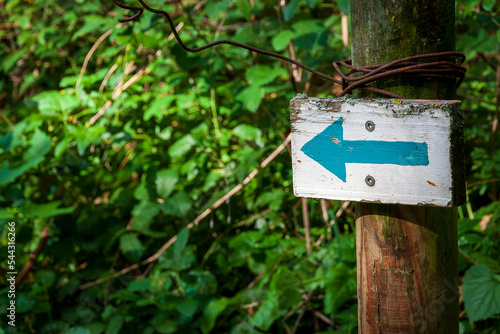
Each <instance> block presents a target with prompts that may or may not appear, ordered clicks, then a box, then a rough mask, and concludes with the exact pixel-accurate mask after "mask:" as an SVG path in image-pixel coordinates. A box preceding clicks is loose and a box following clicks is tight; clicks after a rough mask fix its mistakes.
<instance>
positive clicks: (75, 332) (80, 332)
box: [65, 326, 92, 334]
mask: <svg viewBox="0 0 500 334" xmlns="http://www.w3.org/2000/svg"><path fill="white" fill-rule="evenodd" d="M65 334H92V333H91V332H90V330H88V329H87V328H84V327H80V326H77V327H71V328H70V329H68V330H67V331H66V332H65Z"/></svg>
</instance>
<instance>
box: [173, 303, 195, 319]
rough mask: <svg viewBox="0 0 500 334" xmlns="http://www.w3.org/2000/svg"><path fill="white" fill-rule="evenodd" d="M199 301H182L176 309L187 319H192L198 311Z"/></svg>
mask: <svg viewBox="0 0 500 334" xmlns="http://www.w3.org/2000/svg"><path fill="white" fill-rule="evenodd" d="M198 305H199V303H198V301H197V300H194V299H182V300H181V301H179V302H178V303H177V305H176V306H175V309H176V310H177V311H179V313H181V314H182V315H184V316H186V317H192V316H193V315H194V313H195V312H196V310H197V309H198Z"/></svg>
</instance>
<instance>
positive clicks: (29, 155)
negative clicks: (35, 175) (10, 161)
mask: <svg viewBox="0 0 500 334" xmlns="http://www.w3.org/2000/svg"><path fill="white" fill-rule="evenodd" d="M29 145H30V146H29V148H28V150H27V151H26V152H24V154H23V160H24V161H26V162H27V163H28V164H29V165H30V166H36V165H38V164H39V163H40V162H42V161H43V159H44V156H45V155H46V154H47V153H48V152H49V151H50V148H51V140H50V137H49V136H47V135H46V134H45V133H43V132H42V131H40V130H39V129H35V133H34V134H33V137H31V140H30V141H29Z"/></svg>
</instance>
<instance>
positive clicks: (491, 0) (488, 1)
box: [482, 0, 495, 12]
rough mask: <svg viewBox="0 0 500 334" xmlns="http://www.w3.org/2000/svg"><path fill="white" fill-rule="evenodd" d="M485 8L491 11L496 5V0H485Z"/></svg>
mask: <svg viewBox="0 0 500 334" xmlns="http://www.w3.org/2000/svg"><path fill="white" fill-rule="evenodd" d="M482 5H483V9H484V10H485V11H487V12H490V11H491V10H492V9H493V7H494V6H495V0H483V3H482Z"/></svg>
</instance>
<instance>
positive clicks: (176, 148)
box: [168, 134, 196, 159]
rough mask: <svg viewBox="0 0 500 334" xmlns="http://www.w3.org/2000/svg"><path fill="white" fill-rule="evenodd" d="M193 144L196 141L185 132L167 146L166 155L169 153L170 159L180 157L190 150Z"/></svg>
mask: <svg viewBox="0 0 500 334" xmlns="http://www.w3.org/2000/svg"><path fill="white" fill-rule="evenodd" d="M194 144H196V141H195V140H194V138H193V136H191V135H190V134H187V135H185V136H184V137H182V138H180V139H179V140H177V141H176V142H175V143H174V144H173V145H172V146H170V147H169V148H168V155H170V157H171V158H172V159H178V158H181V157H183V156H184V155H186V154H187V153H188V152H189V151H190V150H191V148H192V147H193V146H194Z"/></svg>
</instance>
